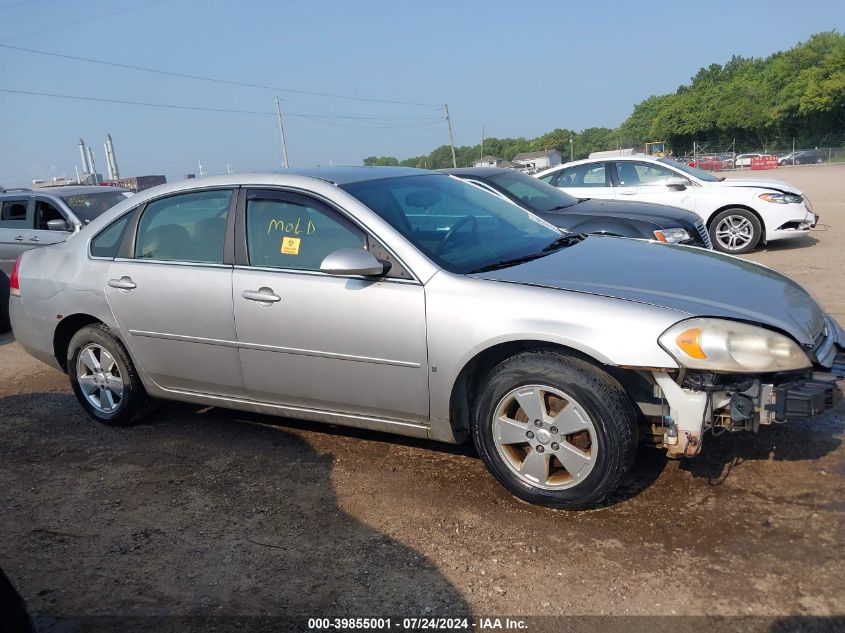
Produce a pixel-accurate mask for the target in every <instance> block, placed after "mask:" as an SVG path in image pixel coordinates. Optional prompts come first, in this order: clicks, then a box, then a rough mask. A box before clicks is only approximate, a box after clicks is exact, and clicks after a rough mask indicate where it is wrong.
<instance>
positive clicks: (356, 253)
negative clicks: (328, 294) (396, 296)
mask: <svg viewBox="0 0 845 633" xmlns="http://www.w3.org/2000/svg"><path fill="white" fill-rule="evenodd" d="M320 270H321V271H322V272H324V273H330V274H332V275H363V276H365V277H376V276H379V275H383V274H385V273H386V272H387V270H388V268H387V266H386V265H385V264H384V263H383V262H380V261H379V260H377V259H376V258H375V256H374V255H373V254H372V253H371V252H369V251H365V250H364V249H363V248H342V249H340V250H338V251H335V252H334V253H329V254H328V255H327V256H326V258H325V259H324V260H323V263H322V264H320Z"/></svg>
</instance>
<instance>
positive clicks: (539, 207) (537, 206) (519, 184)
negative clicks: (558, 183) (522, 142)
mask: <svg viewBox="0 0 845 633" xmlns="http://www.w3.org/2000/svg"><path fill="white" fill-rule="evenodd" d="M490 180H491V181H492V182H493V183H495V184H496V185H498V186H499V187H501V188H502V189H504V190H505V191H507V192H508V193H510V194H511V195H512V196H515V197H516V198H519V199H520V200H522V201H523V202H524V203H525V204H526V205H528V206H529V207H530V208H531V209H532V210H535V211H540V212H546V211H554V210H556V209H565V208H566V207H571V206H572V205H574V204H578V198H574V197H573V196H570V195H569V194H568V193H564V192H563V191H561V190H560V189H558V188H557V187H552V186H551V185H548V184H546V183H545V182H541V181H540V180H538V179H537V178H533V177H532V176H528V175H526V174H523V173H521V172H518V171H513V172H510V171H508V172H504V173H501V174H496V175H495V176H492V177H491V178H490Z"/></svg>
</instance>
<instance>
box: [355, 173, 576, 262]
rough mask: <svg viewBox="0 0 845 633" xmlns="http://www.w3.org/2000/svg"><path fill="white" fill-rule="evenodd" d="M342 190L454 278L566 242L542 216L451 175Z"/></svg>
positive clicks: (390, 180) (378, 182) (372, 183)
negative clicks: (370, 210)
mask: <svg viewBox="0 0 845 633" xmlns="http://www.w3.org/2000/svg"><path fill="white" fill-rule="evenodd" d="M342 188H343V189H345V190H346V191H347V192H349V193H350V194H352V195H353V196H355V197H356V198H357V199H358V200H360V201H361V202H362V203H364V204H365V205H367V206H368V207H369V208H370V209H372V210H373V211H375V212H376V213H378V214H379V215H380V216H381V217H382V218H383V219H384V220H385V221H387V222H388V223H389V224H390V225H391V226H392V227H393V228H395V229H396V230H397V231H399V232H400V233H401V234H402V235H404V236H405V237H406V238H408V240H409V241H410V242H411V243H412V244H413V245H414V246H416V247H417V248H418V249H419V250H420V251H422V252H423V253H425V255H427V256H428V257H429V258H430V259H431V260H432V261H434V262H436V263H437V264H438V265H439V266H442V267H443V268H445V269H446V270H448V271H450V272H454V273H461V274H465V273H468V272H471V271H474V270H477V269H479V268H483V267H485V266H490V265H495V264H501V263H502V262H506V261H510V260H518V259H522V258H525V257H529V256H532V255H538V256H540V255H542V254H545V253H547V252H550V250H547V251H544V249H554V248H555V247H556V244H557V243H558V240H560V238H561V233H560V231H558V230H557V229H556V228H554V227H553V226H552V225H551V224H548V223H546V222H544V221H543V220H541V219H540V218H538V217H537V216H535V215H532V214H531V213H528V212H527V211H524V210H523V209H520V208H519V207H517V206H516V205H514V204H511V203H510V202H507V201H505V200H502V199H501V198H499V197H498V196H496V195H494V194H492V193H490V192H488V191H484V190H483V189H480V188H479V187H476V186H475V185H471V184H469V183H466V182H463V181H460V180H458V179H456V178H452V177H450V176H446V175H441V174H432V175H424V176H405V177H402V178H385V179H382V180H369V181H364V182H357V183H352V184H348V185H344V186H343V187H342Z"/></svg>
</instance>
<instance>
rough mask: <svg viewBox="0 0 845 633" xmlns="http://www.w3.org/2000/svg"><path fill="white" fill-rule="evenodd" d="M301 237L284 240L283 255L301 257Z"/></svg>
mask: <svg viewBox="0 0 845 633" xmlns="http://www.w3.org/2000/svg"><path fill="white" fill-rule="evenodd" d="M300 241H302V240H301V238H299V237H285V238H282V255H299V242H300Z"/></svg>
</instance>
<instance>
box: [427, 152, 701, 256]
mask: <svg viewBox="0 0 845 633" xmlns="http://www.w3.org/2000/svg"><path fill="white" fill-rule="evenodd" d="M443 171H445V172H446V173H449V174H451V175H453V176H456V177H458V178H460V179H461V180H466V181H469V182H471V183H473V184H476V185H478V186H479V187H483V188H485V189H487V190H489V191H490V192H491V193H495V194H496V195H498V196H501V197H503V198H506V199H507V200H509V201H511V202H513V203H514V204H518V205H519V206H521V207H522V208H523V209H526V210H527V211H530V212H531V213H535V214H537V215H539V216H540V217H541V218H543V219H544V220H546V222H550V223H551V224H554V225H555V226H556V227H558V228H561V229H564V230H566V231H571V232H575V233H595V234H600V235H615V236H617V237H633V238H640V239H646V240H657V241H658V242H667V243H669V244H685V245H688V246H700V247H702V248H712V247H713V246H712V244H711V242H710V235H709V234H708V232H707V229H706V228H705V226H704V223H703V222H702V221H701V218H699V217H698V216H697V215H696V214H694V213H690V212H689V211H685V210H683V209H679V208H677V207H670V206H666V205H662V204H654V203H652V202H635V201H629V200H621V201H620V200H598V199H594V198H576V197H574V196H571V195H569V194H568V193H566V192H564V191H562V190H560V189H558V188H557V187H552V186H551V185H549V184H547V183H545V182H543V181H541V180H538V179H536V178H533V177H532V176H529V175H527V174H523V173H522V172H519V171H516V170H514V169H500V168H495V167H471V168H465V169H444V170H443Z"/></svg>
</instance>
